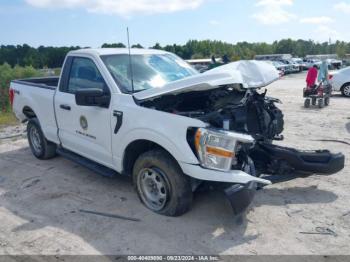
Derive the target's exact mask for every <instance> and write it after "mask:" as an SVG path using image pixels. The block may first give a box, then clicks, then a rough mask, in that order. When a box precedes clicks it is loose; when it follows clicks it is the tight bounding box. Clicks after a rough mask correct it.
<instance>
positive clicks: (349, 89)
mask: <svg viewBox="0 0 350 262" xmlns="http://www.w3.org/2000/svg"><path fill="white" fill-rule="evenodd" d="M341 93H342V95H343V96H347V97H350V83H349V84H345V85H344V86H343V87H342V88H341Z"/></svg>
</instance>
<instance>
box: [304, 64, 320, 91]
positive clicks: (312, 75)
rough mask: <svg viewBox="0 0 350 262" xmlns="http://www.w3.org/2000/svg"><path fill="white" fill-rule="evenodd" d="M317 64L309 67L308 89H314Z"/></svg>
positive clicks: (307, 76)
mask: <svg viewBox="0 0 350 262" xmlns="http://www.w3.org/2000/svg"><path fill="white" fill-rule="evenodd" d="M317 74H318V71H317V65H314V66H313V67H311V68H310V69H309V71H308V72H307V75H306V86H307V88H308V89H312V88H313V87H314V86H315V84H316V79H317Z"/></svg>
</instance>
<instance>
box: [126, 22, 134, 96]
mask: <svg viewBox="0 0 350 262" xmlns="http://www.w3.org/2000/svg"><path fill="white" fill-rule="evenodd" d="M126 33H127V37H128V49H129V67H130V76H131V92H132V93H134V73H133V70H132V60H131V48H130V37H129V27H127V28H126Z"/></svg>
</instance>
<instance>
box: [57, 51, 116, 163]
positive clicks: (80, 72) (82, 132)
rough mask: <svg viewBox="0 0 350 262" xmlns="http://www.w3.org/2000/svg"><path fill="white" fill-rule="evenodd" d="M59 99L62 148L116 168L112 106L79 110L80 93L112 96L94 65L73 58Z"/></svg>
mask: <svg viewBox="0 0 350 262" xmlns="http://www.w3.org/2000/svg"><path fill="white" fill-rule="evenodd" d="M66 64H67V65H66V66H67V68H65V69H64V72H63V75H66V77H65V79H62V80H61V82H62V83H61V84H60V87H59V90H58V92H57V93H56V96H55V111H56V117H57V123H58V129H59V138H60V140H61V142H62V146H63V147H64V148H66V149H69V150H70V151H73V152H75V153H77V154H79V155H82V156H84V157H87V158H89V159H91V160H94V161H96V162H98V163H100V164H103V165H105V166H108V167H112V150H111V114H110V112H111V111H110V109H109V107H110V105H108V106H105V107H100V106H79V105H77V104H76V101H75V92H76V91H77V90H78V89H97V88H98V89H102V90H103V92H104V93H105V94H107V95H109V96H110V94H111V92H110V90H109V88H108V86H107V85H106V82H105V81H104V79H103V77H102V75H101V73H100V71H99V70H98V68H97V66H96V64H95V63H94V61H93V60H92V59H90V58H86V57H69V58H68V61H67V62H66Z"/></svg>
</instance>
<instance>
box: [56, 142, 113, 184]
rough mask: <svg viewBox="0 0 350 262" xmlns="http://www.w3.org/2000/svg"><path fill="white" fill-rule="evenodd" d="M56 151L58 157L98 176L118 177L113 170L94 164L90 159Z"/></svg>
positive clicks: (63, 150) (63, 151)
mask: <svg viewBox="0 0 350 262" xmlns="http://www.w3.org/2000/svg"><path fill="white" fill-rule="evenodd" d="M56 151H57V154H59V155H60V156H62V157H64V158H67V159H69V160H71V161H73V162H75V163H77V164H79V165H81V166H84V167H86V168H88V169H90V170H91V171H94V172H95V173H98V174H99V175H102V176H106V177H115V176H117V175H119V173H118V172H116V171H114V170H113V169H110V168H108V167H105V166H103V165H101V164H99V163H96V162H94V161H92V160H90V159H87V158H85V157H83V156H80V155H78V154H76V153H73V152H71V151H69V150H66V149H64V148H58V149H57V150H56Z"/></svg>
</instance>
